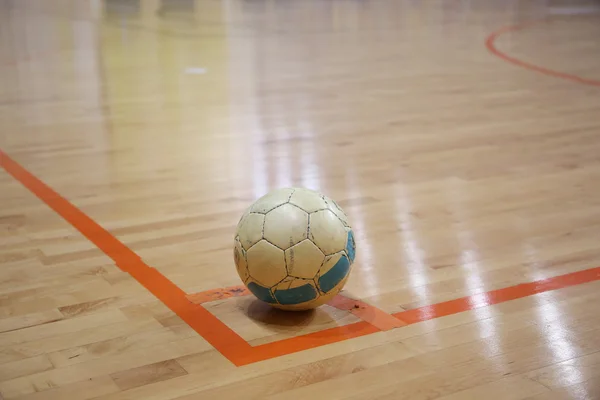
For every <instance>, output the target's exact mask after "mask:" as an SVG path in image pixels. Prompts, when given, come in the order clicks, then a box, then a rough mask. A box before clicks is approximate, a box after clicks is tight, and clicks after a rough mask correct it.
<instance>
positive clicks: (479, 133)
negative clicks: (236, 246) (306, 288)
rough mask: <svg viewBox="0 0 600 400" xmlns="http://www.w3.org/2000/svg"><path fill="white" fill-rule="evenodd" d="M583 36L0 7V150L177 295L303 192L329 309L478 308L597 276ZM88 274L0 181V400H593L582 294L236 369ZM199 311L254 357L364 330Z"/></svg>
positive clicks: (192, 0)
mask: <svg viewBox="0 0 600 400" xmlns="http://www.w3.org/2000/svg"><path fill="white" fill-rule="evenodd" d="M511 26H519V27H523V29H512V28H506V27H511ZM598 35H600V4H598V2H597V1H595V0H575V1H567V0H550V1H544V2H542V1H521V0H508V1H504V2H497V1H492V0H482V1H479V2H465V1H454V0H444V1H442V0H433V1H427V2H405V1H394V0H378V1H373V0H367V1H361V2H351V1H336V0H305V1H301V2H300V1H297V2H281V1H274V0H257V1H252V2H247V1H242V0H227V1H225V0H223V1H221V0H218V1H209V0H178V1H166V0H165V1H162V0H141V1H138V0H118V1H108V0H101V1H95V2H92V1H90V2H84V1H78V0H49V1H34V0H22V1H17V2H15V1H9V0H0V151H1V152H5V153H6V154H8V155H9V156H10V157H11V158H12V159H14V160H15V161H16V162H17V163H19V165H22V166H24V167H25V168H26V169H27V170H28V171H31V173H33V174H34V175H35V176H36V177H38V178H39V179H41V181H43V182H45V183H46V184H48V185H49V186H50V187H51V188H53V189H54V190H56V192H57V193H59V194H60V195H61V196H63V197H64V198H66V199H67V200H68V201H70V202H71V203H72V204H74V205H75V206H76V207H77V208H78V209H79V210H81V211H82V212H83V213H85V215H88V216H89V217H90V218H92V219H93V220H94V221H95V222H97V223H98V224H99V225H100V226H102V227H103V228H104V229H106V230H107V231H108V232H109V234H110V235H113V236H114V237H115V238H116V240H117V241H118V242H120V243H123V245H124V246H123V247H122V248H120V249H121V250H123V249H131V250H132V251H134V252H135V254H136V255H138V256H139V257H141V260H142V262H143V263H144V265H147V266H151V267H153V268H156V270H157V271H158V272H160V274H162V276H164V277H166V278H167V279H168V280H170V281H171V282H172V283H173V284H174V285H175V286H176V287H177V288H180V289H181V291H183V292H184V293H185V294H193V293H199V292H205V291H210V290H213V289H216V288H226V287H231V286H235V285H239V284H240V282H239V279H238V277H237V274H236V272H235V269H234V267H233V261H232V255H231V251H232V237H231V235H232V234H233V231H234V227H235V225H236V223H237V221H238V219H239V217H240V215H241V213H242V212H243V210H244V209H245V207H246V206H247V205H248V204H249V203H250V202H252V201H253V200H254V199H256V198H257V197H259V196H261V195H263V194H264V193H266V192H267V191H269V190H270V189H274V188H276V187H281V186H305V187H308V188H312V189H317V190H320V191H322V192H324V193H326V194H327V195H328V196H330V197H332V198H334V199H336V201H337V202H338V203H339V204H340V205H341V206H342V207H343V208H344V210H345V211H346V212H347V214H348V215H349V218H350V222H351V223H352V225H353V227H354V229H355V231H356V241H357V260H356V268H355V269H354V271H353V273H352V276H351V278H350V280H349V281H348V284H347V285H346V291H347V294H348V296H349V297H352V298H355V299H360V300H361V301H363V302H365V303H368V304H372V305H373V306H376V307H377V308H378V309H380V310H382V312H385V313H388V314H393V313H400V312H405V311H408V312H410V310H415V309H417V308H419V307H423V306H427V305H431V304H435V303H440V302H446V301H451V300H455V299H459V298H463V297H465V296H475V297H471V299H475V300H476V299H477V296H478V295H481V296H483V293H488V292H490V291H494V290H498V289H502V288H506V287H511V286H515V285H519V284H527V283H528V282H534V281H542V280H544V279H548V278H553V277H557V276H560V275H565V274H572V273H576V272H579V271H590V270H591V269H592V268H596V267H598V266H600V249H599V248H598V237H599V235H600V202H599V199H600V190H599V187H598V184H597V182H598V181H599V178H600V159H599V158H598V154H600V142H599V141H598V140H597V136H598V131H599V130H600V119H599V117H598V116H599V115H600V91H599V88H598V87H597V86H596V84H595V82H599V81H600V74H599V71H600V68H599V67H600V56H599V54H600V44H599V43H600V42H598V41H597V40H595V38H597V37H598ZM490 38H491V39H492V41H493V46H491V47H490ZM486 40H488V46H487V47H486ZM492 47H493V49H495V50H493V49H492ZM503 55H504V56H503ZM515 60H518V61H516V62H515ZM507 61H508V62H507ZM2 154H3V153H2ZM3 165H4V164H3ZM113 244H114V243H113ZM113 250H114V249H113ZM105 251H106V249H99V248H98V247H97V246H96V245H95V244H94V243H93V242H92V241H90V240H88V239H87V238H86V237H85V236H84V235H82V234H81V233H80V232H78V231H77V230H76V229H75V228H74V227H73V226H72V225H71V224H69V223H68V222H66V221H65V219H64V218H61V217H60V216H59V215H57V214H56V213H55V212H54V211H52V210H51V209H50V208H48V206H47V205H46V204H45V203H44V202H43V201H41V200H40V199H39V198H36V197H35V196H34V195H32V193H31V192H30V191H28V190H27V189H26V188H24V187H23V185H22V184H21V183H19V182H18V181H17V180H15V179H14V178H13V177H12V176H11V175H10V174H9V173H7V172H6V171H5V170H4V169H1V168H0V399H1V400H9V399H11V400H12V399H19V400H23V399H25V400H42V399H43V400H59V399H60V400H63V399H69V400H88V399H95V400H131V399H144V400H192V399H204V398H206V399H209V398H212V397H214V398H219V399H233V398H235V399H238V398H244V399H259V398H260V399H275V398H277V399H278V400H279V399H281V398H282V397H284V398H285V399H286V400H293V399H302V400H305V399H307V398H308V399H310V398H315V399H320V398H327V399H332V400H333V399H350V400H365V399H369V400H371V399H373V400H384V399H390V400H391V399H393V400H399V399H411V400H413V399H443V400H459V399H480V398H485V399H486V400H487V399H489V400H492V399H494V400H495V399H498V400H509V399H510V400H525V399H529V400H542V399H543V400H546V399H549V400H553V399H556V400H559V399H560V400H565V399H582V400H583V399H585V400H591V399H600V385H599V383H598V382H599V381H600V342H599V340H598V338H599V337H600V316H599V315H598V312H597V306H596V305H597V304H598V302H599V301H600V291H599V289H600V282H598V281H592V282H587V283H583V284H581V282H579V281H578V282H576V283H577V284H576V285H574V286H570V287H563V288H561V289H558V290H551V291H547V292H544V293H538V294H535V295H529V296H527V297H522V296H521V294H522V293H521V292H520V291H519V290H516V291H513V292H510V293H509V292H507V293H508V294H506V293H505V295H506V296H509V295H510V296H513V295H514V296H513V297H511V299H510V301H505V302H502V303H498V304H494V305H490V306H485V307H480V308H475V309H470V310H468V311H464V312H460V313H456V314H453V315H448V316H445V317H442V318H433V319H430V320H426V321H422V322H417V323H414V324H412V325H407V326H399V327H394V328H393V329H389V330H387V331H385V332H375V333H371V334H369V335H365V336H361V337H356V338H354V339H351V340H346V341H341V342H337V343H332V344H328V345H326V346H322V347H318V348H312V349H309V350H305V351H300V352H297V353H293V354H288V355H284V356H280V357H275V358H271V359H267V360H264V361H260V362H256V363H251V364H249V365H245V366H243V367H236V366H235V365H233V364H232V363H231V362H230V361H229V360H227V359H226V358H225V357H224V356H223V354H221V353H220V352H219V351H218V350H216V349H215V348H214V347H213V346H211V344H210V343H209V342H208V341H207V340H205V339H204V338H203V337H201V336H199V335H198V334H197V333H196V331H195V330H194V329H193V328H192V327H191V326H190V325H188V324H187V323H186V319H185V318H182V317H181V316H180V315H176V314H175V313H174V312H173V311H172V309H170V308H169V307H168V306H166V305H165V304H163V303H162V302H161V301H160V300H159V299H157V298H156V297H155V296H153V294H152V293H151V292H150V291H148V289H146V288H145V287H143V286H142V285H140V283H139V282H138V280H136V279H135V278H134V277H132V275H130V274H129V273H128V272H127V271H131V269H128V267H131V265H129V264H127V263H124V264H125V265H119V266H117V265H115V259H114V257H113V258H111V256H110V254H108V255H107V253H106V252H105ZM118 252H119V251H117V253H118ZM113 256H114V254H113ZM117 258H118V257H117ZM120 260H122V258H120ZM133 269H135V268H133ZM583 274H585V273H583ZM531 289H532V290H531V293H533V292H535V290H533V289H536V288H533V287H531ZM536 290H537V289H536ZM517 292H518V293H517ZM520 293H521V294H520ZM190 298H193V296H191V297H190ZM214 300H216V301H212V302H210V303H207V304H205V307H206V309H208V310H209V311H210V312H211V313H213V314H214V315H216V316H217V317H218V318H219V319H220V320H221V321H223V322H224V323H226V324H227V325H228V326H229V327H231V328H232V329H233V330H234V331H235V332H237V334H238V335H239V336H241V337H242V338H244V339H246V340H248V341H249V342H250V344H251V345H253V346H259V345H262V344H265V343H271V342H273V341H274V340H279V339H285V338H289V337H295V336H297V335H300V334H304V333H308V332H314V331H319V330H321V329H324V328H335V327H337V326H345V325H348V324H350V323H353V322H355V321H357V320H358V318H357V317H356V316H354V315H352V314H351V313H349V312H347V311H345V310H339V309H334V308H332V307H328V306H327V307H325V308H323V309H320V310H317V311H316V312H312V313H305V314H298V315H293V316H287V315H286V314H285V313H279V312H271V311H270V310H269V309H268V308H264V307H263V306H262V305H261V304H258V303H256V301H254V300H253V299H252V297H237V298H227V299H219V298H218V296H217V297H216V298H214ZM405 315H408V314H405ZM186 318H188V317H186ZM211 328H212V327H211V326H207V327H205V329H207V330H210V329H211ZM269 351H270V350H269Z"/></svg>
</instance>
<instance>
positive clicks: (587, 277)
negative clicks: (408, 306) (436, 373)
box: [393, 267, 600, 324]
mask: <svg viewBox="0 0 600 400" xmlns="http://www.w3.org/2000/svg"><path fill="white" fill-rule="evenodd" d="M597 280H600V267H596V268H590V269H585V270H582V271H576V272H571V273H568V274H565V275H559V276H554V277H552V278H548V279H543V280H539V281H533V282H527V283H522V284H520V285H515V286H509V287H505V288H502V289H497V290H492V291H490V292H486V293H478V294H474V295H471V296H466V297H462V298H460V299H454V300H450V301H445V302H442V303H437V304H432V305H430V306H424V307H419V308H415V309H412V310H407V311H401V312H398V313H395V314H393V316H394V317H396V318H398V319H400V320H402V321H404V322H405V323H407V324H414V323H416V322H421V321H427V320H430V319H434V318H439V317H444V316H446V315H452V314H457V313H460V312H463V311H469V310H473V309H476V308H480V307H487V306H491V305H493V304H498V303H504V302H505V301H510V300H516V299H520V298H523V297H527V296H531V295H534V294H538V293H543V292H548V291H550V290H556V289H563V288H566V287H569V286H575V285H581V284H583V283H588V282H593V281H597Z"/></svg>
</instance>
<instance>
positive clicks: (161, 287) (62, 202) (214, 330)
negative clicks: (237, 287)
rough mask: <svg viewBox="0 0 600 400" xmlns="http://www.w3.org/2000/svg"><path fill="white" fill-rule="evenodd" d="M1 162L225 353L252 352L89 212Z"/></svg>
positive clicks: (0, 156) (4, 159) (5, 159)
mask: <svg viewBox="0 0 600 400" xmlns="http://www.w3.org/2000/svg"><path fill="white" fill-rule="evenodd" d="M0 165H2V167H3V168H4V169H5V170H6V172H8V173H9V174H10V175H12V176H13V177H14V178H15V179H16V180H18V181H19V182H21V184H23V186H25V187H26V188H27V189H29V190H30V191H31V192H32V193H33V194H35V195H36V196H37V197H39V198H40V199H41V200H42V201H43V202H44V203H46V204H47V205H48V206H49V207H50V208H52V209H53V210H54V211H56V213H57V214H58V215H60V216H61V217H62V218H64V219H65V220H66V221H67V222H69V223H70V224H71V225H72V226H73V227H74V228H75V229H77V230H78V231H79V232H81V234H83V235H84V236H85V237H86V238H88V239H89V240H90V241H91V242H92V243H94V244H95V245H96V246H98V248H99V249H100V250H102V251H103V252H104V253H105V254H106V255H107V256H108V257H110V258H112V259H113V261H114V262H115V264H116V265H117V266H118V267H119V268H120V269H121V270H123V271H124V272H127V273H129V274H130V275H131V276H132V277H133V278H135V279H136V280H137V281H138V282H139V283H140V284H141V285H142V286H144V287H145V288H146V289H148V290H149V291H150V292H151V293H152V294H153V295H154V296H155V297H156V298H158V299H159V300H160V301H162V302H163V303H164V304H165V305H166V306H167V307H169V308H170V309H171V311H173V312H174V313H175V314H177V315H178V316H179V317H180V318H181V319H182V320H184V321H185V322H186V323H187V324H188V325H189V326H190V327H192V328H193V329H194V330H195V331H196V332H198V334H200V335H201V336H202V337H203V338H204V339H205V340H206V341H208V342H209V343H210V344H211V345H212V346H213V347H214V348H215V349H217V350H218V351H219V352H221V354H223V356H225V357H226V358H228V359H229V360H231V361H232V362H234V363H235V359H236V357H239V356H240V355H241V354H242V355H243V354H245V353H248V352H252V351H253V350H252V347H251V346H250V344H248V343H247V342H246V341H245V340H244V339H242V338H241V337H240V336H239V335H238V334H237V333H235V332H234V331H232V330H231V329H229V328H228V327H227V326H225V325H224V324H223V323H221V321H219V319H218V318H217V317H215V316H214V315H212V314H211V313H210V312H209V311H208V310H206V309H205V308H204V307H202V306H200V305H196V304H194V303H192V302H190V301H189V300H188V299H187V298H186V294H185V292H184V291H183V290H181V289H180V288H179V287H178V286H177V285H175V284H174V283H173V282H171V281H170V280H169V279H167V278H166V277H165V276H164V275H162V274H161V273H160V272H159V271H157V270H156V269H154V268H151V267H149V266H148V265H146V264H145V263H144V262H143V261H142V259H141V258H140V257H139V256H138V255H137V254H136V253H134V252H133V251H132V250H131V249H129V248H128V247H127V246H125V245H124V244H123V243H121V242H120V241H119V240H118V239H117V238H115V237H114V236H113V235H111V234H110V233H109V232H108V231H107V230H105V229H104V228H102V227H101V226H100V225H98V224H97V223H96V222H95V221H93V220H92V219H91V218H90V217H88V216H87V215H85V214H84V213H83V212H82V211H80V210H79V209H78V208H77V207H75V206H74V205H73V204H71V203H70V202H69V201H68V200H66V199H65V198H63V197H62V196H61V195H59V194H58V193H56V192H55V191H54V190H52V189H51V188H50V187H49V186H47V185H46V184H44V183H43V182H42V181H40V180H39V179H38V178H36V177H35V176H34V175H32V174H31V173H30V172H29V171H27V170H26V169H25V168H23V167H22V166H20V165H19V164H18V163H16V162H15V161H14V160H13V159H11V158H10V157H9V156H8V155H7V154H6V153H4V152H3V151H2V150H0Z"/></svg>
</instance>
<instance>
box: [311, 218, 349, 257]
mask: <svg viewBox="0 0 600 400" xmlns="http://www.w3.org/2000/svg"><path fill="white" fill-rule="evenodd" d="M308 237H309V239H310V240H312V241H313V242H314V243H315V244H316V245H317V247H319V249H321V250H322V251H323V253H325V255H328V254H333V253H335V252H338V251H340V250H344V248H345V247H346V240H347V237H348V235H347V233H346V228H345V227H344V224H343V223H342V221H340V220H339V218H338V217H337V216H336V215H335V214H334V213H333V212H332V211H330V210H322V211H317V212H314V213H312V214H310V223H309V227H308Z"/></svg>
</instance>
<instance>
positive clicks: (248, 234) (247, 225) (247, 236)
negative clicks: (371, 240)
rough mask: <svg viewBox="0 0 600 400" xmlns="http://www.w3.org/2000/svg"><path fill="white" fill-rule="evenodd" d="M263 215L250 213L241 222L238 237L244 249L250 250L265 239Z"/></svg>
mask: <svg viewBox="0 0 600 400" xmlns="http://www.w3.org/2000/svg"><path fill="white" fill-rule="evenodd" d="M264 222H265V216H264V215H263V214H256V213H249V214H247V215H246V216H245V217H244V219H242V220H241V221H240V224H239V227H238V230H237V235H238V238H239V241H240V243H241V244H242V247H243V248H244V249H245V250H248V249H249V248H250V247H252V246H254V244H255V243H258V241H259V240H260V239H262V237H263V225H264Z"/></svg>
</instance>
